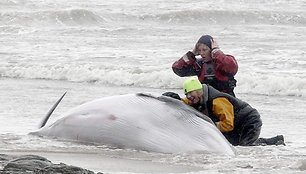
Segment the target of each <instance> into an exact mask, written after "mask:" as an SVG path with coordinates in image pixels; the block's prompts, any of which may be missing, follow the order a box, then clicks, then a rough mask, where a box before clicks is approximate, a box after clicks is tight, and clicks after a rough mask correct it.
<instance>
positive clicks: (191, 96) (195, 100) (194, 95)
mask: <svg viewBox="0 0 306 174" xmlns="http://www.w3.org/2000/svg"><path fill="white" fill-rule="evenodd" d="M201 97H202V95H201V93H200V92H199V91H197V90H196V91H191V92H188V93H187V94H186V98H187V99H188V100H189V101H190V102H191V103H192V104H193V105H194V104H199V103H200V102H201Z"/></svg>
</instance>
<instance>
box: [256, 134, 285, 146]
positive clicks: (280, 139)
mask: <svg viewBox="0 0 306 174" xmlns="http://www.w3.org/2000/svg"><path fill="white" fill-rule="evenodd" d="M254 145H255V146H266V145H284V146H285V145H286V144H285V141H284V136H283V135H277V136H275V137H272V138H258V139H257V140H256V141H255V142H254Z"/></svg>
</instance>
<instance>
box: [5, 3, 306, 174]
mask: <svg viewBox="0 0 306 174" xmlns="http://www.w3.org/2000/svg"><path fill="white" fill-rule="evenodd" d="M305 9H306V1H304V0H297V1H289V0H267V1H263V0H259V1H258V0H257V1H255V0H238V1H234V0H227V1H225V0H215V1H195V0H174V1H168V2H165V1H160V0H155V1H153V0H148V1H140V0H129V1H123V0H114V1H108V2H103V1H97V0H89V1H81V0H68V1H60V0H52V1H51V0H0V103H1V104H0V123H1V126H0V153H11V154H12V153H17V154H25V153H31V154H41V155H45V156H47V157H49V158H50V159H51V160H52V161H55V162H64V163H69V164H74V165H79V166H82V167H87V168H88V169H90V170H94V171H101V172H105V173H272V172H273V173H283V174H287V173H305V172H306V134H305V132H306V127H305V124H304V123H305V121H306V114H305V111H306V109H305V106H306V11H305ZM203 34H210V35H212V36H213V37H214V38H215V40H217V42H218V44H219V46H220V48H221V50H222V51H223V52H224V53H226V54H231V55H234V56H235V57H236V59H237V61H238V64H239V71H238V73H237V75H236V79H237V81H238V82H237V87H236V89H235V92H236V95H237V97H238V98H241V99H242V100H244V101H247V102H248V103H250V104H251V105H252V106H253V107H255V108H256V109H257V110H258V111H259V112H260V114H261V116H262V120H263V124H264V125H263V127H262V137H272V136H275V135H278V134H283V135H284V136H285V141H286V144H287V146H269V147H236V150H237V155H236V156H235V157H224V156H218V155H211V154H210V155H209V154H205V152H195V153H188V154H159V153H149V152H141V151H135V150H126V149H125V150H123V149H114V148H110V147H105V146H95V145H84V144H76V143H73V142H66V141H58V140H52V139H51V140H50V139H43V138H39V137H34V136H30V135H28V133H29V132H30V131H33V130H35V129H37V128H38V125H39V124H40V121H41V120H42V118H43V117H44V116H45V114H46V113H47V111H48V110H49V109H50V107H51V106H52V105H53V103H54V102H55V101H56V100H57V99H58V98H59V97H60V96H61V95H62V94H63V93H64V92H65V91H67V92H68V93H67V95H66V96H65V98H64V99H63V101H62V102H61V103H60V105H59V106H58V108H57V109H56V110H55V112H54V114H53V115H52V117H51V119H50V120H49V122H53V121H55V120H56V119H57V118H58V116H59V115H60V114H61V113H63V112H65V111H67V110H68V109H70V108H72V107H75V106H77V105H80V104H82V103H85V102H87V101H91V100H93V99H97V98H100V97H105V96H112V95H120V94H127V93H136V92H152V93H158V94H161V93H163V92H166V91H174V92H177V93H179V94H180V95H182V96H183V93H182V91H181V86H182V82H183V80H184V78H181V77H178V76H176V75H175V74H174V73H173V72H172V69H171V66H172V63H173V62H174V61H175V60H177V59H179V58H180V57H181V56H182V55H183V54H185V53H186V52H187V51H188V50H192V48H193V47H194V44H195V42H196V41H197V40H198V38H199V37H200V36H201V35H203ZM80 159H86V160H80ZM118 164H120V165H118Z"/></svg>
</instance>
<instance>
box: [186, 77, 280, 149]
mask: <svg viewBox="0 0 306 174" xmlns="http://www.w3.org/2000/svg"><path fill="white" fill-rule="evenodd" d="M183 88H184V93H185V95H186V98H184V99H182V100H183V101H184V102H185V103H186V104H188V105H190V106H192V107H194V108H195V109H197V110H198V111H200V112H202V113H204V114H205V115H207V116H208V117H209V118H210V119H211V120H212V121H213V122H214V123H215V124H216V126H217V128H218V129H219V130H220V131H221V132H222V133H223V135H224V136H225V137H226V139H227V140H228V141H229V142H230V143H231V144H232V145H234V146H237V145H240V146H252V145H281V144H283V145H285V144H284V137H283V136H282V135H278V136H276V137H272V138H259V135H260V131H261V126H262V121H261V118H260V114H259V113H258V111H257V110H256V109H254V108H252V107H251V106H250V105H249V104H248V103H246V102H244V101H242V100H240V99H238V98H235V97H233V96H231V95H229V94H226V93H223V92H220V91H218V90H216V89H214V88H213V87H211V86H209V85H206V84H201V82H200V81H199V80H198V77H196V76H193V77H190V78H188V79H187V80H186V81H185V82H184V85H183Z"/></svg>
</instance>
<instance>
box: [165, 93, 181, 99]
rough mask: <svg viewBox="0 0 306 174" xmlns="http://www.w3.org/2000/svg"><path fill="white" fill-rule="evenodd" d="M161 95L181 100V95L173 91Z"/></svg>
mask: <svg viewBox="0 0 306 174" xmlns="http://www.w3.org/2000/svg"><path fill="white" fill-rule="evenodd" d="M162 95H164V96H167V97H171V98H174V99H178V100H181V97H180V96H179V95H178V94H177V93H174V92H165V93H163V94H162Z"/></svg>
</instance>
